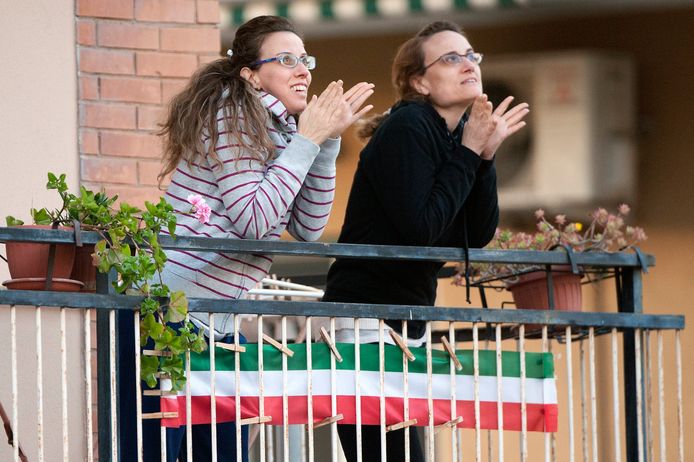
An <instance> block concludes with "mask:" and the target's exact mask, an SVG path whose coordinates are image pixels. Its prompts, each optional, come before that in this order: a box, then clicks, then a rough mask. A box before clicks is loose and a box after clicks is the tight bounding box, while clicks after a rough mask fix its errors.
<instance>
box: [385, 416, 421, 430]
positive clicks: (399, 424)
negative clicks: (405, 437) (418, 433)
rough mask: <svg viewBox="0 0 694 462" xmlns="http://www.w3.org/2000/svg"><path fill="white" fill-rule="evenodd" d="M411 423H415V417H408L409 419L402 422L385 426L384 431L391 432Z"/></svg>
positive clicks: (409, 425)
mask: <svg viewBox="0 0 694 462" xmlns="http://www.w3.org/2000/svg"><path fill="white" fill-rule="evenodd" d="M412 425H417V419H410V420H406V421H404V422H398V423H396V424H393V425H388V426H387V427H386V432H392V431H395V430H400V429H401V428H407V427H411V426H412Z"/></svg>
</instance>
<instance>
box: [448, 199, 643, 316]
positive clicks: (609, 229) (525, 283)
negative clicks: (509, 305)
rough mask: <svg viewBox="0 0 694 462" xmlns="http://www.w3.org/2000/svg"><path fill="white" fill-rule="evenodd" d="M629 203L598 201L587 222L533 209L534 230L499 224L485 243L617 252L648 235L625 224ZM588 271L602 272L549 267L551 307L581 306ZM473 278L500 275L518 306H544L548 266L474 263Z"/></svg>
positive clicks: (459, 279) (486, 280)
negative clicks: (607, 205)
mask: <svg viewBox="0 0 694 462" xmlns="http://www.w3.org/2000/svg"><path fill="white" fill-rule="evenodd" d="M629 212H630V208H629V206H628V205H626V204H622V205H620V206H619V207H618V208H617V211H616V213H610V212H608V211H607V210H606V209H604V208H602V207H600V208H597V209H596V210H594V211H593V212H592V213H591V214H590V215H589V217H590V222H589V223H588V224H587V225H586V226H584V225H583V224H582V223H581V222H577V221H576V222H572V221H569V220H567V218H566V215H563V214H559V215H556V216H555V217H554V222H553V223H552V222H550V221H549V220H548V219H547V217H546V215H545V212H544V210H542V209H539V210H537V211H536V212H535V218H536V220H537V225H536V226H537V231H536V232H535V233H532V234H531V233H526V232H516V231H511V230H509V229H504V230H501V229H497V231H496V233H495V235H494V238H493V239H492V241H491V242H490V243H489V244H488V245H487V246H486V248H488V249H501V250H540V251H548V250H558V251H564V252H565V251H567V249H569V250H570V251H573V252H594V251H602V252H616V251H625V250H628V249H630V248H632V247H634V246H635V245H636V244H638V243H639V242H642V241H644V240H646V234H645V232H644V231H643V229H642V228H639V227H635V226H630V225H627V224H626V216H627V215H628V214H629ZM463 271H464V270H463V268H462V267H459V269H458V274H457V275H456V277H455V280H454V283H456V284H458V285H462V284H464V273H463ZM584 276H587V277H589V278H591V281H593V280H597V279H599V278H600V273H592V274H587V275H586V274H584V273H583V272H582V271H581V272H579V273H578V274H574V273H573V272H572V270H571V267H569V266H568V265H566V266H564V265H561V266H554V267H552V282H553V292H554V294H555V299H554V302H555V304H554V309H558V310H567V311H579V310H580V309H581V279H582V278H583V277H584ZM471 281H472V283H473V284H477V285H480V284H491V285H493V282H495V281H501V283H502V286H501V287H503V288H506V289H508V290H509V291H510V292H511V293H512V295H513V298H514V302H515V305H516V307H517V308H521V309H525V308H534V309H547V308H548V295H547V294H548V287H547V272H546V268H542V267H540V266H537V265H518V264H474V265H472V274H471Z"/></svg>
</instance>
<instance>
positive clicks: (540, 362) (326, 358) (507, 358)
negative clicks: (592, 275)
mask: <svg viewBox="0 0 694 462" xmlns="http://www.w3.org/2000/svg"><path fill="white" fill-rule="evenodd" d="M244 346H245V347H246V352H245V353H240V356H239V358H240V363H241V370H242V371H257V370H258V345H257V344H255V343H249V344H244ZM287 348H289V349H290V350H292V351H293V352H294V356H292V357H291V358H287V369H288V370H306V369H307V368H308V367H307V362H306V345H305V344H290V345H287ZM337 348H338V350H339V351H340V354H341V355H342V358H343V361H342V362H341V363H336V369H338V370H353V369H354V368H355V367H354V365H355V362H354V345H353V344H350V343H338V344H337ZM410 351H412V353H413V354H414V355H415V361H411V362H409V363H408V366H407V367H408V372H411V373H426V350H425V349H424V348H411V349H410ZM384 352H385V371H386V372H402V370H403V369H402V351H401V350H400V349H399V348H398V347H396V346H394V345H385V347H384ZM215 353H216V361H215V366H216V370H218V371H233V370H234V364H235V358H234V353H233V352H230V351H228V350H224V349H221V348H217V349H216V352H215ZM431 353H432V371H433V373H434V374H449V373H450V365H449V357H448V353H446V352H445V351H442V350H432V352H431ZM330 355H331V352H330V350H329V348H328V346H327V345H325V344H323V343H316V344H313V345H312V357H313V361H312V365H311V366H312V368H313V369H316V370H317V369H330ZM456 356H457V357H458V359H459V360H460V362H461V364H462V365H463V370H462V371H456V373H457V374H458V375H473V370H474V369H473V352H472V351H471V350H459V351H457V352H456ZM360 359H361V362H360V370H362V371H378V370H379V363H378V345H376V344H363V345H361V348H360ZM501 360H502V375H503V376H504V377H520V353H518V352H516V351H504V352H502V356H501ZM263 368H264V370H266V371H281V370H282V353H281V352H280V351H279V350H277V349H275V348H274V347H273V346H271V345H267V344H265V345H263ZM525 368H526V377H527V378H537V379H544V378H554V362H553V359H552V354H551V353H532V352H529V353H525ZM191 370H193V371H207V370H210V356H209V353H208V352H204V353H200V354H195V353H193V354H191ZM479 371H480V372H479V373H480V375H481V376H496V351H495V350H480V351H479Z"/></svg>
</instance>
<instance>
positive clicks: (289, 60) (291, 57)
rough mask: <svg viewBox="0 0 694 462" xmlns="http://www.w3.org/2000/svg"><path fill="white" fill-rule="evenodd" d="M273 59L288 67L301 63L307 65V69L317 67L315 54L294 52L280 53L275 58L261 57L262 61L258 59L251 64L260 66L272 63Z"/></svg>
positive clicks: (292, 67)
mask: <svg viewBox="0 0 694 462" xmlns="http://www.w3.org/2000/svg"><path fill="white" fill-rule="evenodd" d="M273 61H277V62H278V63H280V64H281V65H282V66H284V67H288V68H290V69H294V68H295V67H296V66H298V65H299V63H301V64H303V65H304V66H306V69H308V70H309V71H311V70H313V69H315V68H316V58H315V57H314V56H308V55H304V56H297V55H295V54H292V53H279V54H278V55H277V56H275V57H274V58H268V59H261V60H260V61H256V62H254V63H253V64H251V67H258V66H260V65H261V64H265V63H271V62H273Z"/></svg>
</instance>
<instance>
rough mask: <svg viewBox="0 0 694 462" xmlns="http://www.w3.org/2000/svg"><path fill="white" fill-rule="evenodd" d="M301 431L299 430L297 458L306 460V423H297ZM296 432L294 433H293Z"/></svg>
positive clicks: (302, 460)
mask: <svg viewBox="0 0 694 462" xmlns="http://www.w3.org/2000/svg"><path fill="white" fill-rule="evenodd" d="M299 426H300V429H301V431H300V432H299V460H300V461H301V462H305V461H306V425H304V424H299ZM295 434H296V433H295Z"/></svg>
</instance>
